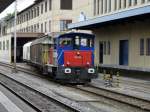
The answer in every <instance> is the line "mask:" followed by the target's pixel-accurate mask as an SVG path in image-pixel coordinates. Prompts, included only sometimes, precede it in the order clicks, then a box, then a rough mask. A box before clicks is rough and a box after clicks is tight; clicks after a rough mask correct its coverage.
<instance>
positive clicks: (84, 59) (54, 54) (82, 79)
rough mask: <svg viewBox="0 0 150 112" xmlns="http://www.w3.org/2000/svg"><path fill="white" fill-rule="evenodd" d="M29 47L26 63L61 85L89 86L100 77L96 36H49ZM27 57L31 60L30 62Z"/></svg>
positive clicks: (82, 34)
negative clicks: (98, 73) (96, 62)
mask: <svg viewBox="0 0 150 112" xmlns="http://www.w3.org/2000/svg"><path fill="white" fill-rule="evenodd" d="M28 45H29V46H27V45H25V47H24V49H25V50H24V60H26V61H28V62H30V63H32V64H34V65H35V66H36V67H39V68H40V69H41V70H42V71H43V72H44V73H48V74H51V75H52V77H53V78H55V79H57V80H59V81H61V82H66V83H87V82H90V81H91V79H93V78H96V77H97V72H96V69H95V67H94V35H92V34H87V33H79V32H71V33H66V34H61V35H57V36H55V37H52V36H48V35H46V36H44V37H42V38H39V39H36V40H35V41H32V43H30V44H28ZM27 47H28V48H27ZM26 49H28V52H29V53H27V52H26ZM29 49H30V50H29ZM27 54H28V57H30V59H28V60H27V59H26V55H27Z"/></svg>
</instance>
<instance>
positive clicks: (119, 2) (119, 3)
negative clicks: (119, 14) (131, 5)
mask: <svg viewBox="0 0 150 112" xmlns="http://www.w3.org/2000/svg"><path fill="white" fill-rule="evenodd" d="M121 4H122V2H121V0H119V9H121Z"/></svg>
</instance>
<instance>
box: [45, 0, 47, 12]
mask: <svg viewBox="0 0 150 112" xmlns="http://www.w3.org/2000/svg"><path fill="white" fill-rule="evenodd" d="M45 12H47V1H46V2H45Z"/></svg>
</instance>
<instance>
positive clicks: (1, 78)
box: [0, 74, 80, 112]
mask: <svg viewBox="0 0 150 112" xmlns="http://www.w3.org/2000/svg"><path fill="white" fill-rule="evenodd" d="M0 84H1V85H2V86H4V87H5V88H6V89H8V90H9V91H10V92H12V93H13V94H15V95H16V96H17V97H19V98H20V99H21V100H23V101H24V102H26V103H27V104H29V105H30V106H31V107H32V108H33V109H35V110H36V111H37V112H80V110H78V108H75V107H73V106H71V105H67V104H65V103H63V102H61V101H59V100H57V99H55V98H52V97H49V96H46V95H45V94H42V93H41V92H39V91H36V90H35V89H33V88H30V87H29V86H27V85H24V84H22V83H21V82H18V81H16V80H14V79H12V78H10V77H8V76H6V75H3V74H0ZM39 99H40V101H39Z"/></svg>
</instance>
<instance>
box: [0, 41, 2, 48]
mask: <svg viewBox="0 0 150 112" xmlns="http://www.w3.org/2000/svg"><path fill="white" fill-rule="evenodd" d="M0 50H2V42H0Z"/></svg>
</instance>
